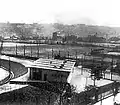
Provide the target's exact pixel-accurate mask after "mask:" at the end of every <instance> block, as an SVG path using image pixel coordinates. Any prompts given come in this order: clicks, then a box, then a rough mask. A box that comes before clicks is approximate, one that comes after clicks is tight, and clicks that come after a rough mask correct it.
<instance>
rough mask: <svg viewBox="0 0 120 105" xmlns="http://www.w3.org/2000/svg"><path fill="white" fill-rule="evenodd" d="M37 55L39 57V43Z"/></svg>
mask: <svg viewBox="0 0 120 105" xmlns="http://www.w3.org/2000/svg"><path fill="white" fill-rule="evenodd" d="M37 57H38V58H39V44H37Z"/></svg>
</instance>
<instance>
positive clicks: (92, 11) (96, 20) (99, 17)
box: [0, 0, 120, 27]
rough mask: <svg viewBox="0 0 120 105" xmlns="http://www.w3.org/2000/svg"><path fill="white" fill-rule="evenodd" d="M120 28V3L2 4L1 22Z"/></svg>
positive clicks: (18, 0) (3, 0)
mask: <svg viewBox="0 0 120 105" xmlns="http://www.w3.org/2000/svg"><path fill="white" fill-rule="evenodd" d="M8 21H9V22H17V23H19V22H22V23H23V22H24V23H35V22H38V23H54V22H60V23H64V24H76V23H82V24H93V25H107V26H115V27H120V0H0V22H8Z"/></svg>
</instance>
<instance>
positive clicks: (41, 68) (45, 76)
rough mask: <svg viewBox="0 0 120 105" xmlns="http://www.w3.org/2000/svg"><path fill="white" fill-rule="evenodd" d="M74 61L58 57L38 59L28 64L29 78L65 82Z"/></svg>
mask: <svg viewBox="0 0 120 105" xmlns="http://www.w3.org/2000/svg"><path fill="white" fill-rule="evenodd" d="M74 65H75V62H74V61H70V60H58V59H42V58H40V59H38V60H36V61H34V62H33V63H32V64H31V65H29V67H28V69H29V70H30V80H39V81H50V82H52V81H54V82H67V78H68V75H69V73H70V72H71V71H72V70H73V68H74Z"/></svg>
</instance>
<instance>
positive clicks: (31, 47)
mask: <svg viewBox="0 0 120 105" xmlns="http://www.w3.org/2000/svg"><path fill="white" fill-rule="evenodd" d="M30 48H31V57H32V46H30Z"/></svg>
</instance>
